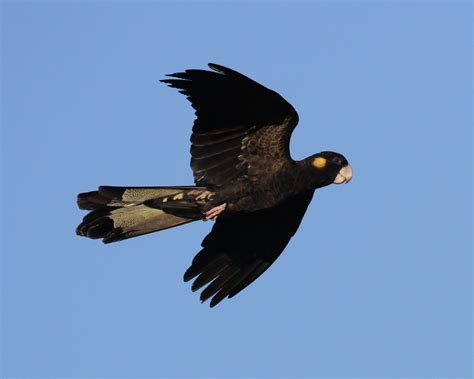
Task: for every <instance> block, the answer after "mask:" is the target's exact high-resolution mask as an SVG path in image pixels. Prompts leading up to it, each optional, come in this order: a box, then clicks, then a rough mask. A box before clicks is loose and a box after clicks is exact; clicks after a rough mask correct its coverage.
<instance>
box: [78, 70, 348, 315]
mask: <svg viewBox="0 0 474 379" xmlns="http://www.w3.org/2000/svg"><path fill="white" fill-rule="evenodd" d="M209 67H210V68H211V69H212V70H213V71H207V70H186V71H184V72H180V73H175V74H170V75H168V78H167V79H164V80H162V82H164V83H166V84H167V85H168V86H170V87H172V88H176V89H178V90H179V92H181V93H182V94H184V95H185V96H186V97H187V99H188V100H189V101H190V102H191V105H192V106H193V108H194V109H195V110H196V119H195V121H194V125H193V129H192V135H191V168H192V171H193V175H194V182H195V184H196V185H195V186H185V187H182V186H181V187H111V186H101V187H99V189H98V190H97V191H92V192H85V193H81V194H79V195H78V199H77V203H78V206H79V208H81V209H86V210H90V212H89V213H88V214H87V215H86V216H85V217H84V219H83V221H82V223H81V224H80V225H79V226H78V227H77V230H76V232H77V234H78V235H81V236H85V237H89V238H102V240H103V242H105V243H109V242H115V241H120V240H124V239H127V238H131V237H136V236H139V235H143V234H147V233H152V232H156V231H159V230H164V229H168V228H172V227H174V226H178V225H182V224H185V223H188V222H192V221H197V220H209V219H212V220H215V224H214V226H213V228H212V230H211V232H210V233H209V234H208V235H207V236H206V237H205V238H204V240H203V242H202V249H201V251H199V253H198V254H197V255H196V256H195V257H194V259H193V261H192V264H191V266H190V267H189V268H188V269H187V271H186V272H185V274H184V280H185V281H189V280H192V279H194V282H193V284H192V290H193V291H196V290H198V289H201V288H203V287H205V288H204V290H203V291H202V292H201V297H200V298H201V301H205V300H207V299H209V298H211V302H210V305H211V307H213V306H215V305H216V304H218V303H219V302H220V301H222V300H223V299H225V298H226V297H229V298H231V297H233V296H235V295H236V294H237V293H239V292H240V291H242V290H243V289H244V288H245V287H247V286H248V285H249V284H251V283H252V282H253V281H254V280H255V279H257V278H258V277H259V276H260V275H261V274H262V273H263V272H264V271H265V270H266V269H267V268H268V267H269V266H270V265H271V264H272V263H273V262H274V261H275V260H276V259H277V258H278V256H279V255H280V254H281V252H282V251H283V250H284V249H285V247H286V245H287V244H288V242H289V241H290V239H291V237H292V236H293V235H294V234H295V232H296V230H297V229H298V226H299V224H300V223H301V220H302V219H303V216H304V213H305V212H306V208H307V207H308V205H309V203H310V201H311V199H312V197H313V194H314V191H315V190H316V189H317V188H321V187H324V186H327V185H329V184H331V183H335V184H340V183H347V182H349V180H350V179H351V178H352V168H351V166H350V165H349V163H348V162H347V160H346V158H344V156H342V155H341V154H338V153H334V152H330V151H323V152H321V153H318V154H314V155H312V156H310V157H308V158H306V159H304V160H302V161H295V160H293V159H292V158H291V156H290V151H289V144H290V138H291V133H292V131H293V129H294V128H295V127H296V125H297V123H298V114H297V113H296V111H295V109H294V108H293V107H292V106H291V104H290V103H288V102H287V101H286V100H285V99H283V98H282V97H281V96H280V95H279V94H278V93H276V92H274V91H272V90H270V89H268V88H266V87H264V86H262V85H261V84H259V83H257V82H255V81H253V80H251V79H250V78H248V77H246V76H244V75H242V74H240V73H238V72H236V71H234V70H231V69H229V68H226V67H223V66H220V65H217V64H209Z"/></svg>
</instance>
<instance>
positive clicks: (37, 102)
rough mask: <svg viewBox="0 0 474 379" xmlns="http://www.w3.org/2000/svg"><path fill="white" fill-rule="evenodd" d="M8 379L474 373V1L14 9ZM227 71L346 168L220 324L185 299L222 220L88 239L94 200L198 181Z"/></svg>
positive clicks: (8, 119)
mask: <svg viewBox="0 0 474 379" xmlns="http://www.w3.org/2000/svg"><path fill="white" fill-rule="evenodd" d="M1 10H2V164H3V168H2V180H3V186H2V194H3V197H2V216H3V219H2V236H3V237H2V244H3V245H2V276H1V277H2V313H1V315H2V365H1V366H2V369H3V372H2V374H3V376H4V377H242V376H247V377H249V376H251V377H303V376H304V377H321V378H322V377H431V378H432V377H468V376H470V375H471V353H472V350H471V336H472V327H471V318H472V311H471V306H472V300H471V299H472V289H471V288H472V287H471V285H472V284H471V283H472V282H471V279H472V276H471V274H472V264H471V252H472V237H471V230H472V172H473V170H472V129H471V128H472V118H471V109H470V108H471V101H472V90H471V85H472V74H471V65H472V58H471V46H472V40H471V15H472V9H471V3H470V2H467V1H466V2H456V1H451V2H448V1H446V2H429V1H426V2H425V1H418V2H408V1H391V2H369V1H360V2H339V1H337V2H316V1H315V2H309V1H307V2H298V1H294V2H289V1H288V2H270V1H260V2H250V1H245V2H244V1H242V2H217V1H215V2H198V1H196V2H190V1H181V2H171V1H169V2H133V3H132V2H93V1H87V2H86V1H84V2H79V1H74V2H66V1H64V2H41V1H38V2H27V1H19V2H14V1H3V2H2V8H1ZM207 62H216V63H220V64H223V65H227V66H229V67H232V68H234V69H237V70H239V71H241V72H243V73H245V74H247V75H249V76H250V77H252V78H254V79H256V80H258V81H259V82H261V83H262V84H264V85H266V86H268V87H270V88H272V89H274V90H276V91H278V92H279V93H281V94H282V95H283V96H284V97H285V98H286V99H287V100H288V101H290V102H291V103H292V104H293V105H294V106H295V108H296V109H297V110H298V112H299V115H300V125H299V126H298V128H297V129H296V131H295V133H294V135H293V139H292V144H291V151H292V154H293V157H294V158H296V159H302V158H303V157H305V156H307V155H310V154H312V153H315V152H318V151H321V150H335V151H339V152H341V153H343V154H344V155H345V156H346V157H347V158H348V159H349V161H350V162H351V164H352V166H353V168H354V179H353V180H352V182H351V183H350V184H348V185H345V186H330V187H328V188H324V189H322V190H320V191H318V192H317V194H316V196H315V198H314V199H313V202H312V204H311V206H310V208H309V210H308V212H307V214H306V217H305V219H304V221H303V224H302V226H301V227H300V230H299V231H298V233H297V235H296V236H295V238H294V239H293V240H292V242H291V243H290V244H289V246H288V247H287V249H286V251H285V252H284V254H283V255H282V256H281V257H280V258H279V259H278V261H277V262H276V263H275V264H274V265H273V266H272V267H271V269H270V270H269V271H268V272H267V273H265V275H264V276H262V277H261V278H260V279H259V280H258V281H256V282H255V283H254V284H253V285H252V286H251V287H249V288H248V289H247V290H246V291H244V292H243V293H241V294H240V295H239V296H237V297H236V298H234V299H232V300H231V301H226V302H224V303H222V304H221V305H220V306H218V307H217V308H215V309H212V310H211V309H209V307H208V306H207V305H200V304H199V301H198V296H197V295H196V294H193V293H192V292H191V291H190V288H189V287H190V286H189V285H188V284H185V283H183V282H182V274H183V272H184V270H185V269H186V268H187V267H188V265H189V263H190V262H191V259H192V257H193V256H194V254H195V253H196V252H197V251H198V249H199V244H200V241H201V239H202V238H203V236H204V235H205V234H206V233H207V232H208V231H209V229H210V227H211V225H210V223H194V224H191V225H186V226H183V227H181V228H177V229H173V230H169V231H165V232H162V233H159V234H152V235H148V236H144V237H141V238H137V239H132V240H128V241H124V242H121V243H117V244H111V245H107V246H106V245H103V244H101V243H100V242H98V241H93V240H87V239H84V238H79V237H76V236H75V234H74V229H75V227H76V225H77V224H78V222H80V220H81V218H82V217H83V215H84V213H82V212H81V211H80V210H78V209H77V208H76V205H75V196H76V194H77V193H78V192H82V191H87V190H93V189H95V188H96V187H97V186H98V185H101V184H109V185H174V184H190V183H192V175H191V171H190V169H189V153H188V151H189V146H188V140H189V133H190V129H191V125H192V121H193V111H192V109H191V107H190V106H189V104H188V103H187V102H186V101H185V99H184V98H183V97H182V96H181V95H179V94H178V93H176V92H175V91H173V90H171V89H169V88H167V87H166V86H164V85H163V84H161V83H159V79H162V78H163V75H164V74H166V73H170V72H176V71H180V70H183V69H186V68H205V67H206V64H207Z"/></svg>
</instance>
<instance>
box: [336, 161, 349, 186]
mask: <svg viewBox="0 0 474 379" xmlns="http://www.w3.org/2000/svg"><path fill="white" fill-rule="evenodd" d="M351 179H352V167H351V165H347V166H344V167H343V168H341V170H340V171H339V172H338V174H337V176H336V179H334V181H333V183H334V184H342V183H349V182H350V181H351Z"/></svg>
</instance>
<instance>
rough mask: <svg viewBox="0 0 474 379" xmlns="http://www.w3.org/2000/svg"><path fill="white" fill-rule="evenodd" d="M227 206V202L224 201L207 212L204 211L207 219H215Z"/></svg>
mask: <svg viewBox="0 0 474 379" xmlns="http://www.w3.org/2000/svg"><path fill="white" fill-rule="evenodd" d="M226 207H227V203H224V204H221V205H218V206H217V207H214V208H212V209H210V210H208V211H207V212H204V218H205V220H206V221H207V220H215V219H216V218H217V217H218V216H219V215H220V214H221V213H222V212H224V211H225V209H226Z"/></svg>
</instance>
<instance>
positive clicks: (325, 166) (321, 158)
mask: <svg viewBox="0 0 474 379" xmlns="http://www.w3.org/2000/svg"><path fill="white" fill-rule="evenodd" d="M305 163H306V166H307V167H309V168H307V169H306V172H308V173H309V175H310V177H311V179H312V182H313V181H314V185H315V186H316V188H319V187H324V186H327V185H329V184H332V183H334V184H342V183H349V181H350V180H351V179H352V167H351V165H350V164H349V162H348V161H347V159H346V158H345V157H344V156H343V155H342V154H339V153H334V152H332V151H322V152H320V153H318V154H314V155H312V156H310V157H308V158H306V159H305Z"/></svg>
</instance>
